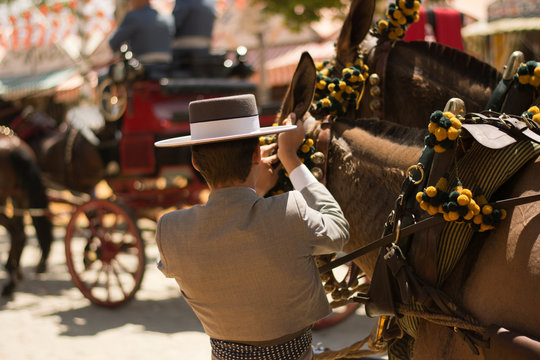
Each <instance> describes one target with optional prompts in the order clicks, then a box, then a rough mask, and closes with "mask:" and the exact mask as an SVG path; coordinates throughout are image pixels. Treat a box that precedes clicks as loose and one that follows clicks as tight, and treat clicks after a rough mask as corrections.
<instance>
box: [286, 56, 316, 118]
mask: <svg viewBox="0 0 540 360" xmlns="http://www.w3.org/2000/svg"><path fill="white" fill-rule="evenodd" d="M316 82H317V71H316V69H315V64H314V63H313V59H312V58H311V55H309V53H308V52H303V53H302V56H300V61H299V62H298V65H297V66H296V70H295V71H294V75H293V78H292V81H291V84H290V85H289V88H288V89H287V94H286V95H285V98H284V99H283V102H282V103H281V110H280V112H279V115H278V124H279V125H281V124H282V123H283V120H284V119H285V118H286V117H287V115H289V114H290V113H291V112H294V113H295V115H296V118H297V119H301V118H302V117H303V116H304V114H305V113H306V112H307V111H308V110H309V107H310V106H311V101H312V100H313V95H314V94H315V84H316Z"/></svg>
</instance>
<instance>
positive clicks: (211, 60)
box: [10, 46, 274, 307]
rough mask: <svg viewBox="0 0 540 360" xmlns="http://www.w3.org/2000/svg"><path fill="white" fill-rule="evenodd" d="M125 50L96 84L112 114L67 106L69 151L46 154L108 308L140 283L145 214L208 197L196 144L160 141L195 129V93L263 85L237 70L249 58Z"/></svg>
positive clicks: (72, 262)
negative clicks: (170, 145) (154, 60)
mask: <svg viewBox="0 0 540 360" xmlns="http://www.w3.org/2000/svg"><path fill="white" fill-rule="evenodd" d="M119 59H120V60H119V61H117V62H115V63H114V64H112V65H111V66H110V68H109V70H108V73H107V74H106V76H104V77H102V78H101V79H100V84H99V86H98V107H99V108H100V112H101V114H102V116H98V117H99V118H101V119H104V120H105V121H102V122H101V124H98V125H97V126H96V124H95V122H96V121H95V119H94V120H89V119H88V118H89V116H88V115H89V114H90V115H91V114H92V111H88V109H92V108H93V109H94V110H95V106H93V107H92V106H86V107H85V106H81V107H79V108H74V109H72V111H69V112H68V113H67V115H66V122H67V123H68V124H67V127H68V130H66V131H63V132H62V133H61V134H60V135H58V134H56V135H55V136H52V138H54V139H60V138H62V139H63V141H58V146H54V145H53V146H52V149H54V148H59V149H61V150H62V151H61V152H62V155H61V156H59V155H58V154H56V155H51V156H50V157H49V159H48V160H47V161H46V160H42V159H40V155H39V154H38V162H41V163H40V164H39V165H40V169H41V170H42V172H43V173H44V174H43V175H44V177H45V180H44V182H45V186H46V188H47V197H48V199H49V201H50V202H51V203H60V204H62V203H63V204H67V205H69V207H70V208H71V209H73V211H72V212H71V211H68V213H69V216H70V219H69V221H68V222H67V226H66V231H65V255H66V262H67V267H68V269H69V272H70V274H71V276H72V279H73V282H74V284H75V285H76V286H77V287H78V288H79V289H80V291H81V292H82V293H83V294H84V296H85V297H86V298H88V299H89V300H90V301H91V302H92V303H94V304H96V305H99V306H104V307H116V306H119V305H122V304H124V303H126V302H127V301H129V300H130V299H132V298H133V297H134V295H135V293H136V292H137V290H138V289H139V287H140V285H141V282H142V279H143V275H144V269H145V251H144V248H145V246H144V240H143V236H142V235H141V228H140V225H139V223H140V221H139V220H142V219H148V220H151V221H153V222H155V221H156V219H157V218H158V216H159V214H160V212H161V211H164V210H170V209H177V208H182V207H184V206H191V205H194V204H198V203H201V202H203V201H204V196H205V191H206V190H207V186H206V184H205V182H204V179H203V178H202V177H201V176H200V175H199V174H198V173H197V172H196V171H195V170H194V168H193V167H192V165H191V155H190V150H189V148H181V149H157V148H155V147H154V142H156V141H158V140H161V139H164V138H169V137H173V136H182V135H187V134H189V113H188V105H189V102H190V101H192V100H198V99H203V98H211V97H220V96H228V95H234V94H241V93H242V94H243V93H254V94H255V93H256V85H255V84H254V83H252V82H249V81H247V80H246V79H245V76H242V72H241V71H239V70H242V68H243V70H244V71H245V67H246V65H245V64H243V63H242V62H238V63H237V64H236V66H233V67H232V68H227V67H225V66H224V60H226V58H225V56H224V55H210V56H208V57H206V58H204V59H198V61H197V63H196V64H191V65H192V66H191V67H189V68H188V67H187V66H180V67H175V69H173V68H172V67H171V65H169V64H167V65H166V66H165V65H155V66H154V65H152V64H150V65H147V66H144V67H143V66H142V65H141V64H140V63H139V62H138V60H137V59H135V58H134V57H133V55H132V53H131V52H130V50H129V49H128V48H127V46H124V47H122V49H121V55H120V57H119ZM237 59H240V57H237ZM184 65H185V64H184ZM199 69H204V72H201V71H199ZM244 73H245V72H244ZM239 74H240V75H239ZM231 75H234V76H231ZM85 108H86V110H85ZM81 109H82V110H81ZM265 112H266V110H264V109H263V110H261V113H262V115H261V117H260V119H261V123H262V125H264V126H268V125H270V124H271V123H272V122H273V121H274V116H273V115H272V114H270V115H265ZM93 113H94V115H95V114H96V111H94V112H93ZM91 117H92V116H90V118H91ZM21 122H22V121H21ZM98 123H99V121H98ZM28 127H29V128H33V125H30V126H28ZM19 129H21V127H19ZM16 132H17V130H16ZM21 132H22V131H21ZM40 141H41V142H43V141H42V140H40ZM34 151H35V149H34ZM49 151H51V152H52V151H53V150H51V147H49V148H48V149H47V151H45V152H49ZM35 152H38V151H35ZM92 154H95V155H96V156H94V157H92ZM51 157H52V158H61V160H60V164H57V166H58V167H55V165H49V163H50V162H51V161H50V160H52V159H51ZM77 166H81V167H82V168H86V171H85V172H81V171H78V169H76V168H75V167H77ZM59 168H62V171H59V170H58V169H59ZM57 170H58V171H57ZM51 174H52V176H47V175H51ZM51 178H52V181H49V180H51ZM85 179H86V183H84V184H83V182H84V181H85ZM55 180H56V182H55ZM97 181H99V183H98V187H101V188H105V189H106V191H105V192H103V191H101V192H100V190H99V188H98V189H97V194H96V188H95V183H96V182H97ZM59 183H60V186H58V184H59ZM50 184H53V185H52V186H51V185H50ZM81 184H82V185H81ZM63 185H65V186H63ZM64 190H69V191H64ZM100 193H104V194H105V195H101V194H100ZM34 213H35V212H34ZM52 215H53V216H55V214H54V213H53V214H52ZM143 223H144V221H143ZM37 233H38V238H39V235H40V234H39V231H37ZM10 258H11V256H10Z"/></svg>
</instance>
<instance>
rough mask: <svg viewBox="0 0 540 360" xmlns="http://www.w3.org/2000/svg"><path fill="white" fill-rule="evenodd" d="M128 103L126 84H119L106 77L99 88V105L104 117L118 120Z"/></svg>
mask: <svg viewBox="0 0 540 360" xmlns="http://www.w3.org/2000/svg"><path fill="white" fill-rule="evenodd" d="M127 103H128V95H127V90H126V87H125V85H123V84H117V83H114V82H113V81H112V79H111V78H109V77H108V78H106V79H105V80H103V82H102V83H101V84H100V85H99V88H98V105H99V107H100V109H101V113H102V114H103V117H105V119H106V120H108V121H116V120H118V119H120V118H121V117H122V115H124V112H125V111H126V107H127Z"/></svg>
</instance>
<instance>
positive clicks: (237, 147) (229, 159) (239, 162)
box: [191, 138, 259, 186]
mask: <svg viewBox="0 0 540 360" xmlns="http://www.w3.org/2000/svg"><path fill="white" fill-rule="evenodd" d="M258 143H259V139H258V138H246V139H240V140H233V141H222V142H214V143H208V144H201V145H193V146H192V147H191V153H192V156H193V161H194V163H195V164H196V165H197V167H198V168H199V172H200V173H201V175H202V176H203V177H204V179H205V180H206V182H207V183H208V184H209V185H210V186H217V185H225V184H228V183H230V182H231V181H245V180H246V179H247V177H248V175H249V172H250V171H251V161H252V156H253V152H254V151H255V148H256V147H257V144H258Z"/></svg>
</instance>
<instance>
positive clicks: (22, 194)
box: [0, 126, 52, 296]
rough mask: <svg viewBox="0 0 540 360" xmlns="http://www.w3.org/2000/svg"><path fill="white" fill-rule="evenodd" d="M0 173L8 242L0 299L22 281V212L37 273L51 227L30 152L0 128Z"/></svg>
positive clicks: (42, 268)
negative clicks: (28, 222)
mask: <svg viewBox="0 0 540 360" xmlns="http://www.w3.org/2000/svg"><path fill="white" fill-rule="evenodd" d="M0 169H2V171H0V206H1V207H2V211H0V225H2V226H3V227H4V228H5V229H6V230H7V232H8V234H9V236H10V239H11V247H10V250H9V256H8V259H7V262H6V265H5V267H6V270H7V272H8V275H9V279H8V283H7V284H5V285H4V287H3V289H2V296H8V295H11V294H12V293H13V291H14V289H15V287H16V285H17V283H18V282H19V281H20V280H21V278H22V275H21V271H20V259H21V255H22V251H23V249H24V246H25V244H26V234H25V232H24V211H26V210H28V209H29V208H30V209H31V212H30V215H31V216H32V221H33V225H34V228H35V229H36V236H37V239H38V242H39V245H40V247H41V259H40V261H39V264H38V266H37V268H36V271H37V272H44V271H45V269H46V262H47V258H48V256H49V252H50V249H51V243H52V224H51V222H50V219H49V218H48V217H47V216H48V214H47V211H48V206H49V200H48V198H47V195H46V193H45V187H44V186H43V184H42V182H41V176H40V172H39V168H38V166H37V163H36V158H35V155H34V152H33V151H32V149H31V148H30V147H29V146H28V145H27V144H26V143H24V142H23V141H22V140H21V139H20V138H18V137H17V136H16V135H15V133H14V132H13V131H12V130H11V129H9V128H8V127H5V126H0ZM8 199H10V200H11V207H8V206H7V204H8Z"/></svg>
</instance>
